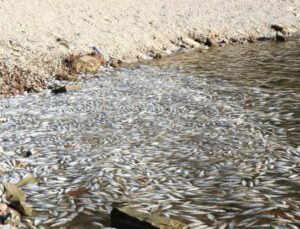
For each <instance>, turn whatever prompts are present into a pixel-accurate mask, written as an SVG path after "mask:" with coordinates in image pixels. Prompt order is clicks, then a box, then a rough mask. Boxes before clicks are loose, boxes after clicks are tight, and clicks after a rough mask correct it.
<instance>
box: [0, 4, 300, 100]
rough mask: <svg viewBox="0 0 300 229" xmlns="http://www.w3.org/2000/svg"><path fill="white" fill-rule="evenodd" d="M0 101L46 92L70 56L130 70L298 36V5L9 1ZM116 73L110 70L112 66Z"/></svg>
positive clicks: (0, 56) (4, 8)
mask: <svg viewBox="0 0 300 229" xmlns="http://www.w3.org/2000/svg"><path fill="white" fill-rule="evenodd" d="M0 6H1V7H0V13H2V15H3V14H4V13H5V17H4V19H3V20H2V21H1V24H0V25H1V28H2V35H1V36H0V44H1V46H0V97H4V96H7V95H15V94H20V93H23V92H24V91H31V92H35V91H39V90H40V88H46V87H47V85H46V83H45V79H48V78H50V77H53V76H54V75H55V74H58V73H59V72H60V71H61V70H62V68H63V67H64V66H63V64H62V60H63V59H64V58H66V57H68V56H70V55H85V54H88V53H91V51H92V47H93V46H95V47H97V48H99V49H100V51H101V53H103V56H104V58H105V60H107V61H108V62H109V63H112V62H114V61H118V60H119V62H124V63H133V62H136V61H139V60H143V59H146V60H147V59H151V58H159V57H161V56H168V55H171V54H173V53H178V52H191V51H197V50H198V51H199V50H200V51H201V49H203V47H204V45H205V44H206V42H207V38H209V39H210V40H211V41H212V42H211V44H208V46H210V45H211V46H215V45H217V46H218V45H220V44H221V45H225V46H226V45H228V44H236V43H245V42H254V41H256V40H257V39H258V40H259V39H264V38H268V39H272V38H273V37H274V36H275V34H276V32H275V31H274V30H272V29H271V25H280V26H282V27H283V28H284V30H285V33H286V34H285V35H287V36H290V35H291V36H292V35H296V34H298V33H299V32H300V3H299V2H298V1H296V0H292V1H290V2H289V3H284V2H282V1H279V0H274V1H272V3H266V2H260V1H258V0H257V1H251V3H249V2H247V1H242V2H239V3H236V1H234V0H229V1H226V2H223V1H221V0H213V1H209V2H208V1H207V2H202V3H201V4H200V3H198V1H196V0H188V1H186V0H185V1H183V0H175V1H165V2H161V1H158V0H154V1H152V2H150V3H149V2H147V3H141V2H140V1H137V0H125V1H122V2H121V1H118V0H114V1H109V0H104V1H101V2H100V3H99V2H98V1H96V0H92V1H89V2H88V3H86V2H85V1H83V0H75V1H74V0H73V1H71V0H63V1H60V2H59V3H58V2H53V1H51V0H46V1H43V2H41V1H38V0H35V1H34V2H32V1H29V0H24V1H22V3H20V2H19V1H16V0H12V1H7V0H5V1H3V2H2V3H0ZM114 65H115V64H114Z"/></svg>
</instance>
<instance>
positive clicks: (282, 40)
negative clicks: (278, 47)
mask: <svg viewBox="0 0 300 229" xmlns="http://www.w3.org/2000/svg"><path fill="white" fill-rule="evenodd" d="M275 41H277V42H285V41H286V37H285V36H283V35H280V34H276V37H275Z"/></svg>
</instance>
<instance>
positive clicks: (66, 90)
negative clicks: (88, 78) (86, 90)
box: [52, 84, 81, 93]
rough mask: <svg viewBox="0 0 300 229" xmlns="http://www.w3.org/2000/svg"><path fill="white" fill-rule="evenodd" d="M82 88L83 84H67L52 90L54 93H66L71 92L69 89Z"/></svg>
mask: <svg viewBox="0 0 300 229" xmlns="http://www.w3.org/2000/svg"><path fill="white" fill-rule="evenodd" d="M79 90H81V85H77V84H76V85H65V86H63V87H59V88H56V89H53V90H52V92H53V93H65V92H69V91H79Z"/></svg>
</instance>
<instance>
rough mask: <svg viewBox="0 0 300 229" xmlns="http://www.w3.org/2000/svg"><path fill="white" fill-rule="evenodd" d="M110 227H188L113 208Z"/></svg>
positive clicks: (145, 214) (140, 228)
mask: <svg viewBox="0 0 300 229" xmlns="http://www.w3.org/2000/svg"><path fill="white" fill-rule="evenodd" d="M111 224H112V225H111V226H112V227H116V228H117V229H185V228H188V226H187V225H186V224H184V223H182V222H179V221H177V220H174V219H170V218H166V217H161V216H157V215H151V214H147V213H144V212H139V211H136V210H134V209H131V208H128V207H122V208H113V210H112V212H111Z"/></svg>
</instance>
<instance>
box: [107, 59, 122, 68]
mask: <svg viewBox="0 0 300 229" xmlns="http://www.w3.org/2000/svg"><path fill="white" fill-rule="evenodd" d="M122 63H123V62H122V61H121V60H116V59H112V60H111V62H110V66H112V67H113V68H119V67H121V65H122Z"/></svg>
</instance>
